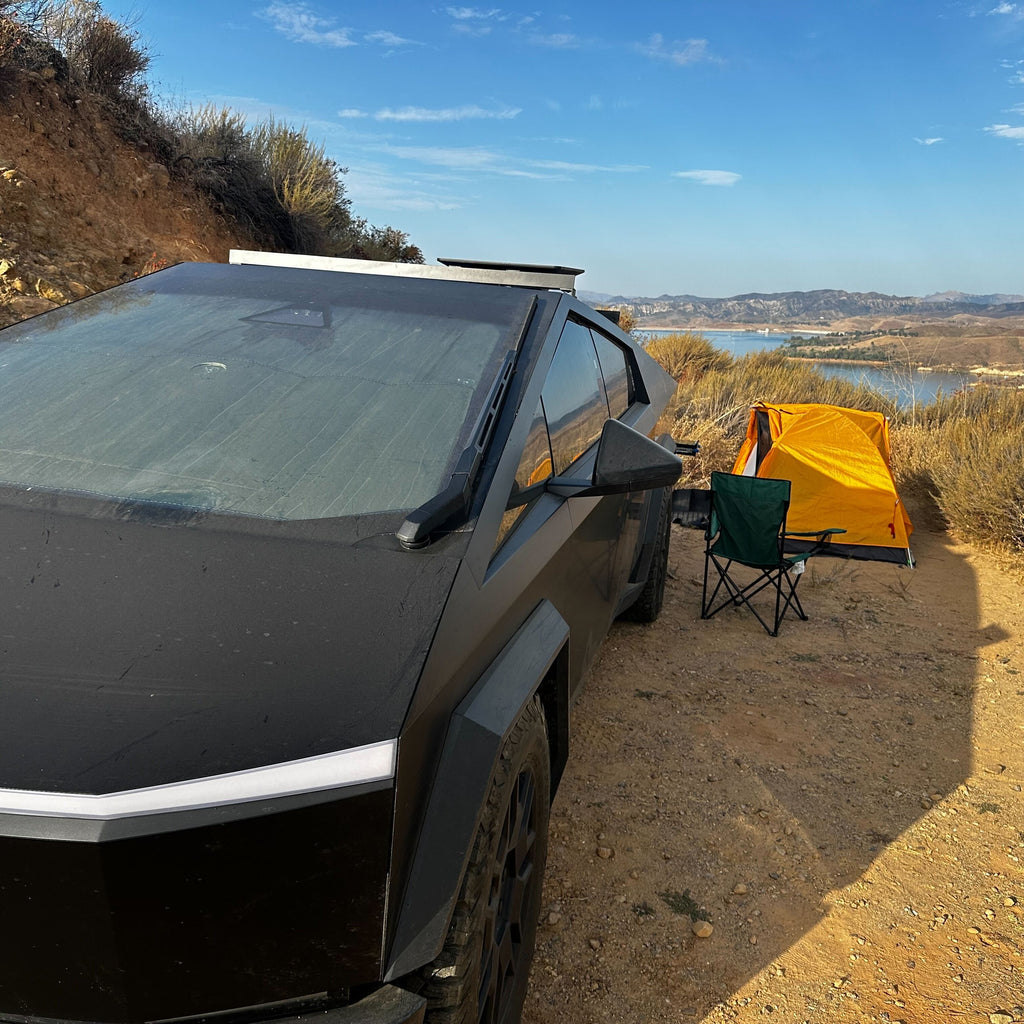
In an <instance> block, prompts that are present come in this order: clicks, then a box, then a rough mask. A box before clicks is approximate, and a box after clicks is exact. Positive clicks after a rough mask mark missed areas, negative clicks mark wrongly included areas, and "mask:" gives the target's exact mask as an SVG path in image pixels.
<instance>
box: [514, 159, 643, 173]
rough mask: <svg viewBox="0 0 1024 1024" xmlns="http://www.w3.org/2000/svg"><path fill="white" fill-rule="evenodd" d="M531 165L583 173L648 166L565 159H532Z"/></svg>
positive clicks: (637, 169)
mask: <svg viewBox="0 0 1024 1024" xmlns="http://www.w3.org/2000/svg"><path fill="white" fill-rule="evenodd" d="M530 166H531V167H540V168H542V169H543V170H548V171H570V172H571V171H577V172H580V173H582V174H595V173H598V172H605V173H609V174H632V173H634V172H636V171H646V170H647V167H646V166H644V165H643V164H612V165H611V166H606V165H604V164H575V163H568V162H566V161H565V160H531V161H530Z"/></svg>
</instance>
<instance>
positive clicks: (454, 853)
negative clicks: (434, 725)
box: [385, 600, 569, 981]
mask: <svg viewBox="0 0 1024 1024" xmlns="http://www.w3.org/2000/svg"><path fill="white" fill-rule="evenodd" d="M568 642H569V626H568V624H567V623H566V621H565V620H564V619H563V618H562V616H561V615H560V614H559V613H558V610H557V609H556V608H555V606H554V605H553V604H551V603H550V602H549V601H547V600H545V601H542V602H541V603H540V604H539V605H538V606H537V608H536V609H534V611H533V612H532V613H531V615H530V617H529V618H528V619H527V620H526V622H524V623H523V625H522V626H520V628H519V629H518V630H517V631H516V633H515V635H514V636H513V637H512V639H511V640H509V642H508V643H507V644H506V645H505V646H504V647H503V648H502V650H501V653H500V654H499V655H498V656H497V657H496V658H495V659H494V661H493V662H492V663H491V664H490V666H488V668H487V670H486V671H485V672H484V674H483V675H482V676H481V677H480V680H479V681H478V682H477V684H476V685H475V686H474V687H473V689H472V690H470V692H469V693H468V694H467V695H466V697H465V698H464V699H463V701H462V703H460V704H459V706H458V707H457V708H456V709H455V712H454V713H453V714H452V718H451V722H450V723H449V726H448V732H447V735H446V737H445V742H444V747H443V748H442V751H441V758H440V761H439V764H438V769H437V775H436V776H435V778H434V784H433V786H432V788H431V791H430V797H429V799H428V803H427V809H426V813H425V815H424V818H423V828H422V831H421V832H420V837H419V841H418V843H417V846H416V853H415V855H414V858H413V865H412V869H411V871H410V873H409V881H408V884H407V886H406V896H405V900H404V902H403V904H402V908H401V910H400V912H399V915H398V921H397V925H396V928H395V938H394V942H393V943H392V947H391V949H392V952H391V957H390V960H389V964H388V969H387V973H386V975H385V980H386V981H392V980H394V979H395V978H400V977H402V976H403V975H406V974H409V973H410V972H411V971H414V970H416V969H417V968H418V967H421V966H423V964H425V963H429V962H430V961H431V960H433V959H434V957H436V956H437V954H438V953H439V952H440V951H441V947H442V945H443V944H444V939H445V935H446V934H447V931H448V924H449V922H450V920H451V916H452V911H453V909H454V906H455V900H456V898H457V896H458V892H459V885H460V884H461V881H462V875H463V872H464V871H465V868H466V862H467V860H468V858H469V854H470V850H471V848H472V845H473V838H474V836H475V835H476V831H477V828H478V826H479V823H480V814H481V811H482V809H483V806H484V801H485V800H486V799H487V793H488V791H489V789H490V785H491V778H492V776H493V774H494V769H495V766H496V765H497V763H498V758H499V755H500V754H501V749H502V744H503V743H504V741H505V737H506V736H507V735H508V733H509V732H510V731H511V729H512V726H513V725H514V724H515V722H516V720H517V719H518V718H519V715H520V714H521V713H522V710H523V708H524V707H525V706H526V704H527V703H528V702H529V701H530V700H531V698H532V697H533V695H534V694H535V693H537V692H538V690H539V689H541V685H542V683H544V681H545V679H546V678H547V677H548V674H549V670H550V669H551V667H552V665H553V664H554V663H555V661H556V659H557V658H558V656H559V654H560V652H562V651H563V650H564V649H566V647H567V645H568ZM556 686H560V687H561V688H562V689H563V691H564V692H562V693H552V692H550V691H548V692H546V693H544V692H542V699H543V700H544V704H545V710H546V712H547V714H548V722H549V729H551V727H552V724H553V723H552V719H553V718H554V725H555V728H556V729H557V731H558V732H559V733H563V734H564V735H560V736H559V737H557V739H559V740H561V743H560V744H559V743H556V744H554V745H553V746H554V748H555V749H556V750H558V751H559V752H560V753H559V757H560V759H561V760H562V762H563V763H564V756H565V753H564V752H565V743H564V741H565V738H566V735H567V733H568V717H567V716H568V675H567V673H565V672H562V673H558V674H557V676H556ZM552 711H555V712H556V714H555V715H554V716H552ZM555 767H560V766H558V765H556V766H555ZM555 774H556V773H555V772H553V776H554V775H555Z"/></svg>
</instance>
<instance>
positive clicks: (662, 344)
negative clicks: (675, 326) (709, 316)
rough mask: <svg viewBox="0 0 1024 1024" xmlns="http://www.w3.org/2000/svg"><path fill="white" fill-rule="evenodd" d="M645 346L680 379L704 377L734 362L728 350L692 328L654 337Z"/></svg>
mask: <svg viewBox="0 0 1024 1024" xmlns="http://www.w3.org/2000/svg"><path fill="white" fill-rule="evenodd" d="M620 326H622V324H621V320H620ZM624 329H625V328H624ZM645 347H646V349H647V354H648V355H649V356H652V357H653V358H654V359H657V360H658V362H659V363H661V365H662V366H663V367H664V368H665V369H666V370H667V371H668V372H669V373H670V374H671V375H672V376H673V377H674V378H675V379H676V380H677V381H683V380H692V379H695V378H698V377H702V376H703V375H704V374H705V373H708V372H710V371H711V370H725V369H727V368H728V367H729V365H730V364H731V363H732V357H731V356H730V355H729V353H728V352H723V351H722V350H721V349H719V348H715V346H714V345H713V344H712V343H711V342H710V341H708V339H707V338H705V337H704V335H703V334H696V333H694V332H692V331H683V332H680V333H677V334H666V335H664V336H663V337H660V338H654V339H653V340H651V341H649V342H648V343H647V345H646V346H645Z"/></svg>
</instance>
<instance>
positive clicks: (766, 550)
mask: <svg viewBox="0 0 1024 1024" xmlns="http://www.w3.org/2000/svg"><path fill="white" fill-rule="evenodd" d="M790 486H791V485H790V482H789V481H788V480H770V479H764V478H762V477H756V476H737V475H734V474H732V473H712V474H711V518H710V521H709V523H708V528H707V530H706V531H705V533H704V537H705V540H706V542H707V543H706V547H705V551H704V592H703V594H702V596H701V613H700V614H701V618H702V619H710V618H711V616H712V615H715V614H716V613H718V612H720V611H721V610H722V609H723V608H725V607H727V606H728V605H740V604H745V605H746V606H747V607H748V608H749V609H750V610H751V611H752V612H753V613H754V615H756V616H757V621H758V622H760V623H761V625H762V626H764V628H765V629H766V630H767V631H768V634H769V636H778V635H779V623H780V622H782V617H783V616H784V615H785V614H786V611H787V610H788V609H789V608H793V609H794V610H795V611H796V613H797V615H799V616H800V618H801V619H806V618H807V616H806V615H805V614H804V610H803V608H802V606H801V605H800V599H799V598H798V597H797V596H796V587H797V584H798V583H799V582H800V576H801V574H802V573H803V571H804V567H805V565H806V562H807V559H808V558H810V557H811V556H812V555H816V554H819V553H820V552H821V551H823V550H824V549H825V548H826V547H827V545H828V542H829V540H830V539H831V537H832V536H833V534H837V533H846V531H845V530H840V529H838V528H832V529H827V530H816V531H813V532H811V533H787V532H786V514H787V512H788V511H789V492H790ZM787 537H794V538H795V537H802V538H813V539H814V541H813V544H812V546H811V548H810V550H808V551H801V552H799V553H793V554H786V552H785V551H784V549H783V544H784V543H785V540H786V538H787ZM711 565H714V567H715V569H716V570H717V571H718V582H717V583H716V584H715V586H714V589H713V590H712V591H711V594H710V596H709V595H708V569H709V567H710V566H711ZM734 565H740V566H745V567H746V568H747V569H751V570H753V571H754V572H755V573H756V575H755V577H754V579H752V580H751V581H750V582H748V583H742V582H740V581H738V580H737V579H735V578H734V576H735V570H734V569H733V566H734ZM765 589H774V591H775V619H774V624H773V625H772V626H769V625H768V623H767V622H766V621H765V619H764V618H762V617H761V613H760V612H759V611H758V610H757V609H756V608H755V607H754V606H753V605H752V604H751V603H750V599H751V598H752V597H754V596H755V595H756V594H759V593H760V592H761V591H762V590H765ZM723 591H724V592H723ZM720 592H723V594H722V597H721V599H720V600H719V601H718V604H717V605H716V604H715V600H716V599H717V598H718V596H719V593H720Z"/></svg>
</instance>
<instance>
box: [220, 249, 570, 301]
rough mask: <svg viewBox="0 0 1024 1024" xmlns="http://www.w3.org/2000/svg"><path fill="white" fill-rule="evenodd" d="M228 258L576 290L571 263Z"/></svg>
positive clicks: (249, 253) (241, 252)
mask: <svg viewBox="0 0 1024 1024" xmlns="http://www.w3.org/2000/svg"><path fill="white" fill-rule="evenodd" d="M228 262H229V263H233V264H238V265H242V264H247V265H249V266H258V267H292V268H294V269H298V270H333V271H336V272H341V273H346V274H377V275H381V276H384V277H414V278H421V279H426V280H433V281H468V282H470V283H471V284H503V285H512V286H514V287H518V288H545V289H554V290H556V291H563V292H570V293H571V294H573V295H575V294H576V278H577V277H578V276H579V275H580V274H582V273H583V271H582V270H579V269H576V268H574V267H558V266H545V265H540V264H533V263H490V262H487V261H485V260H456V259H439V260H438V263H440V264H441V265H440V266H428V265H426V264H424V263H385V262H382V261H379V260H347V259H341V258H340V257H335V256H304V255H301V254H295V253H281V252H257V251H255V250H253V249H232V250H231V252H230V254H229V256H228Z"/></svg>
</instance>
